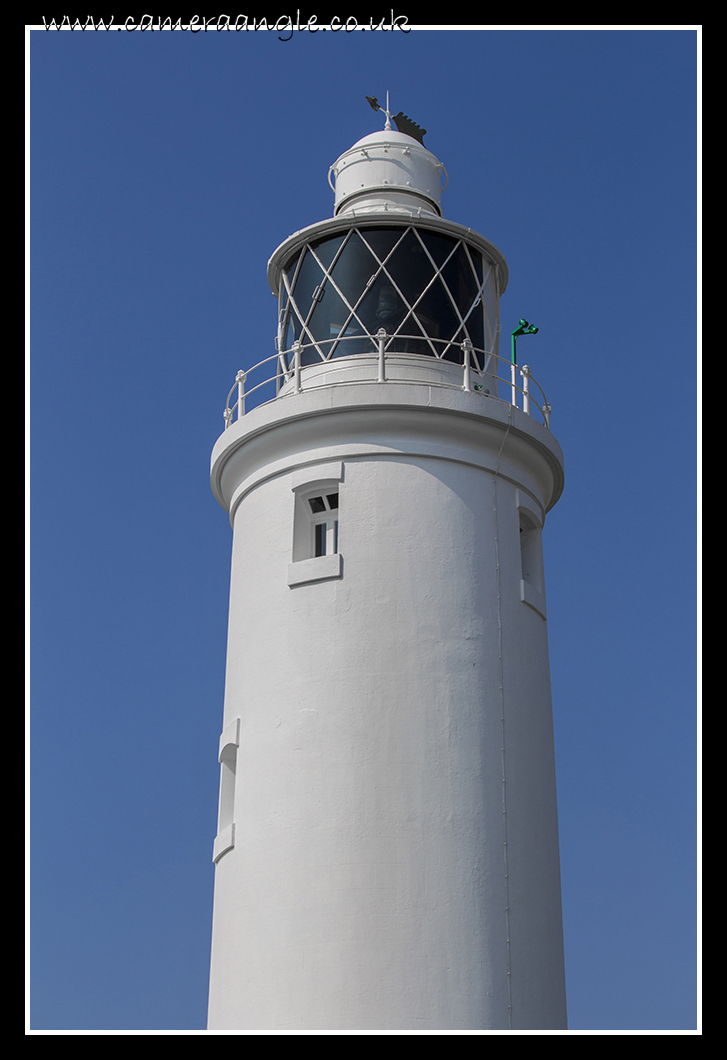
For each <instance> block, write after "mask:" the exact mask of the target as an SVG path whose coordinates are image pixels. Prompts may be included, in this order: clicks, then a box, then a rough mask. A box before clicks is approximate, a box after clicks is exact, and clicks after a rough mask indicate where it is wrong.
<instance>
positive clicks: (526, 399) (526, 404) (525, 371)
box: [520, 364, 530, 416]
mask: <svg viewBox="0 0 727 1060" xmlns="http://www.w3.org/2000/svg"><path fill="white" fill-rule="evenodd" d="M520 374H521V375H522V377H523V412H527V414H528V416H529V415H530V369H529V368H528V366H527V365H526V364H524V365H523V366H522V368H521V369H520Z"/></svg>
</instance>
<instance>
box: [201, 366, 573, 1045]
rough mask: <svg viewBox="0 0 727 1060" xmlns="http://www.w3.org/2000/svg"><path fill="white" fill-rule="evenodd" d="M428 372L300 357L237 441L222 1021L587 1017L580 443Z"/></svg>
mask: <svg viewBox="0 0 727 1060" xmlns="http://www.w3.org/2000/svg"><path fill="white" fill-rule="evenodd" d="M399 357H400V358H401V359H402V360H404V361H405V360H406V355H405V354H403V353H400V354H399ZM432 360H433V359H426V358H416V357H412V358H411V360H410V362H409V368H410V378H409V379H408V380H407V381H400V382H392V381H387V382H385V383H383V384H377V383H371V382H365V381H353V382H352V377H351V376H350V375H348V376H346V371H350V370H352V369H351V365H352V364H353V363H354V362H355V357H351V358H348V359H344V360H342V361H340V362H338V364H337V365H336V364H331V366H330V370H331V371H334V372H335V371H338V370H340V371H341V372H342V373H343V374H342V375H339V376H336V375H335V374H334V375H332V376H331V377H330V378H329V379H328V380H327V383H326V385H325V386H321V387H320V388H319V389H309V390H308V391H306V389H305V381H306V379H307V380H308V382H311V381H312V380H313V379H314V377H315V373H316V372H318V383H320V372H321V370H327V369H326V366H325V365H318V366H315V365H311V366H310V367H306V368H303V370H302V372H301V378H302V379H303V381H304V386H303V392H302V393H296V392H294V391H292V390H290V388H289V389H288V391H287V392H285V393H282V394H281V396H280V397H278V398H277V399H276V400H274V401H272V402H269V403H268V404H266V405H263V406H261V407H259V408H257V409H254V410H253V411H252V412H250V413H248V414H247V415H246V416H245V417H243V418H242V419H241V420H239V421H238V422H237V423H235V424H233V425H232V426H231V427H230V429H229V430H227V431H225V433H224V434H223V435H222V437H221V438H220V440H219V441H218V443H217V445H216V446H215V450H214V453H213V458H212V486H213V490H214V492H215V495H216V496H217V499H218V500H219V502H220V503H221V504H222V505H223V507H224V508H225V509H226V510H228V511H229V512H230V518H231V522H232V526H233V530H234V536H233V553H232V570H231V589H230V613H229V636H228V655H227V677H226V691H225V712H224V722H223V726H222V735H221V739H220V761H221V772H222V781H221V790H220V822H219V831H218V836H217V839H216V841H215V851H214V857H215V860H216V880H215V904H214V924H213V944H212V968H211V982H210V1010H209V1026H210V1029H229V1030H234V1029H238V1030H246V1029H248V1030H249V1029H293V1030H295V1029H300V1030H306V1029H322V1030H335V1029H342V1030H343V1029H380V1030H387V1029H392V1030H394V1029H404V1030H406V1029H437V1030H449V1029H451V1030H455V1029H462V1030H467V1029H470V1030H473V1029H509V1028H512V1029H536V1030H537V1029H543V1030H544V1029H557V1028H562V1027H565V1020H566V1016H565V990H564V972H563V949H562V929H561V908H560V875H559V859H558V834H557V811H556V796H555V771H554V757H553V735H552V711H551V699H550V685H549V670H548V646H547V622H546V614H547V613H546V607H545V586H544V574H543V566H542V546H541V541H540V534H541V530H542V526H543V522H544V518H545V513H546V512H547V511H548V510H549V509H550V508H551V507H552V506H553V504H554V503H555V502H556V501H557V499H558V496H559V495H560V492H561V490H562V486H563V462H562V454H561V451H560V448H559V446H558V444H557V442H556V441H555V439H554V438H553V435H552V434H551V433H550V431H549V430H547V429H546V427H545V426H543V425H541V424H539V423H537V422H536V421H535V420H533V419H532V418H531V417H530V416H528V415H526V414H525V413H524V412H522V411H521V410H519V409H517V408H513V407H512V406H511V405H510V404H508V403H506V402H504V401H502V400H498V399H497V398H495V397H494V396H490V397H487V396H485V395H483V394H482V393H467V392H463V391H462V390H457V389H453V388H451V387H450V388H447V387H446V386H442V385H438V383H437V381H436V380H435V379H433V378H432V377H431V374H429V375H427V371H429V372H430V373H431V369H432V367H436V365H434V364H432ZM425 362H426V363H425ZM418 363H421V365H422V371H421V373H420V374H419V375H418V376H417V368H416V366H417V364H418ZM439 364H440V367H441V368H442V370H444V371H447V370H449V371H454V370H460V371H461V369H457V367H456V366H455V365H454V364H450V365H449V366H447V365H446V364H445V363H444V362H439ZM425 368H426V371H425ZM306 373H308V376H306ZM411 373H413V374H411ZM344 379H345V380H347V384H346V385H338V384H339V383H341V382H343V381H344ZM321 527H323V530H321ZM316 553H318V554H316Z"/></svg>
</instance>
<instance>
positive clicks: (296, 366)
mask: <svg viewBox="0 0 727 1060" xmlns="http://www.w3.org/2000/svg"><path fill="white" fill-rule="evenodd" d="M293 375H294V383H293V392H294V393H296V394H300V391H301V386H300V339H296V340H295V342H294V343H293Z"/></svg>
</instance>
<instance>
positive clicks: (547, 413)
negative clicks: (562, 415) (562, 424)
mask: <svg viewBox="0 0 727 1060" xmlns="http://www.w3.org/2000/svg"><path fill="white" fill-rule="evenodd" d="M552 411H553V410H552V408H551V407H550V405H549V404H548V402H547V401H544V402H543V419H544V420H545V426H546V427H547V428H548V430H550V414H551V412H552Z"/></svg>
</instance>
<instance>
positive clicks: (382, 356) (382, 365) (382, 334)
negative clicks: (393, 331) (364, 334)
mask: <svg viewBox="0 0 727 1060" xmlns="http://www.w3.org/2000/svg"><path fill="white" fill-rule="evenodd" d="M376 338H377V339H378V340H379V378H378V380H377V382H379V383H385V382H386V352H385V350H384V344H385V342H386V329H385V328H379V330H378V331H377V332H376Z"/></svg>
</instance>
